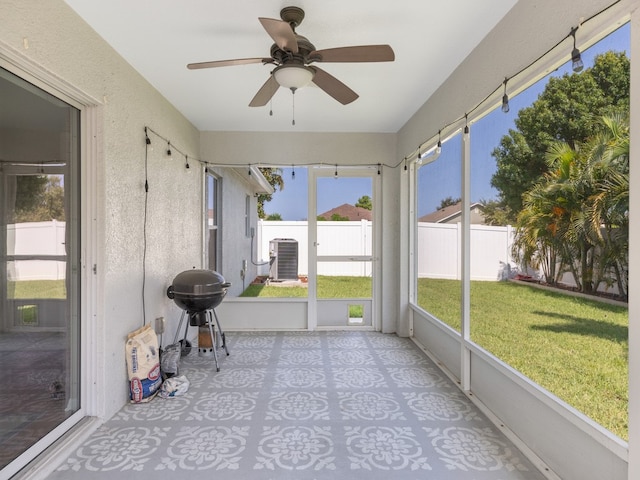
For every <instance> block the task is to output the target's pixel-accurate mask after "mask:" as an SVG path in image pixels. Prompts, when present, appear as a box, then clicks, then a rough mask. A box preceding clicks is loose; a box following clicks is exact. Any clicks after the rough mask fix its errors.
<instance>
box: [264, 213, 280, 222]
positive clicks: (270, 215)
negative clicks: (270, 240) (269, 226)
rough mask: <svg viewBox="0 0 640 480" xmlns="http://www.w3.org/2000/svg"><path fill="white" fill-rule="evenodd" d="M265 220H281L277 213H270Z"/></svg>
mask: <svg viewBox="0 0 640 480" xmlns="http://www.w3.org/2000/svg"><path fill="white" fill-rule="evenodd" d="M266 220H282V215H280V214H279V213H270V214H269V216H268V217H267V218H266Z"/></svg>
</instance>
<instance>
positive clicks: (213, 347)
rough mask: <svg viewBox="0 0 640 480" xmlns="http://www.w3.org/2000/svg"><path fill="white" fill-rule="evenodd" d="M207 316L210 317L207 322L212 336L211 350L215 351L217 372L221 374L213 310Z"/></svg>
mask: <svg viewBox="0 0 640 480" xmlns="http://www.w3.org/2000/svg"><path fill="white" fill-rule="evenodd" d="M207 315H208V316H209V318H208V320H207V325H208V327H209V334H210V335H211V349H212V350H213V358H214V360H215V362H216V372H219V371H220V365H218V353H217V352H216V350H217V348H216V347H217V343H216V338H215V332H214V328H213V317H211V310H207Z"/></svg>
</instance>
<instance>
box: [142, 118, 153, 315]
mask: <svg viewBox="0 0 640 480" xmlns="http://www.w3.org/2000/svg"><path fill="white" fill-rule="evenodd" d="M144 136H145V145H144V217H143V221H142V326H143V327H144V326H145V325H146V324H147V308H146V295H145V289H146V283H147V211H148V205H149V175H148V173H149V169H148V166H149V145H151V139H150V138H149V133H148V130H147V127H145V129H144Z"/></svg>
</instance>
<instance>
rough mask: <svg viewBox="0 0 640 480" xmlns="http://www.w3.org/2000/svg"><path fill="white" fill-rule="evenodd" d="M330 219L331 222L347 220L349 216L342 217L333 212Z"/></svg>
mask: <svg viewBox="0 0 640 480" xmlns="http://www.w3.org/2000/svg"><path fill="white" fill-rule="evenodd" d="M331 221H332V222H348V221H349V217H344V216H342V215H340V214H339V213H334V214H332V215H331Z"/></svg>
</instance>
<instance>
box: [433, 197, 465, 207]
mask: <svg viewBox="0 0 640 480" xmlns="http://www.w3.org/2000/svg"><path fill="white" fill-rule="evenodd" d="M461 201H462V199H461V198H459V197H458V198H453V197H447V198H443V199H442V200H440V206H439V207H438V210H442V209H443V208H447V207H450V206H452V205H457V204H458V203H460V202H461Z"/></svg>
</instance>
